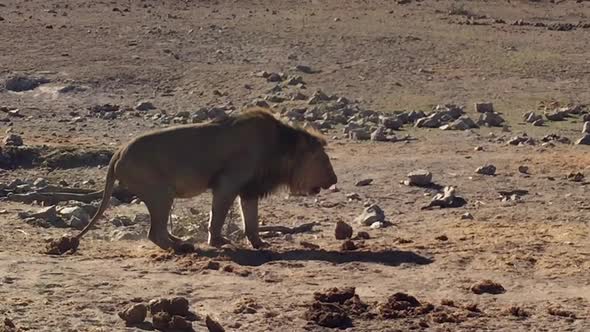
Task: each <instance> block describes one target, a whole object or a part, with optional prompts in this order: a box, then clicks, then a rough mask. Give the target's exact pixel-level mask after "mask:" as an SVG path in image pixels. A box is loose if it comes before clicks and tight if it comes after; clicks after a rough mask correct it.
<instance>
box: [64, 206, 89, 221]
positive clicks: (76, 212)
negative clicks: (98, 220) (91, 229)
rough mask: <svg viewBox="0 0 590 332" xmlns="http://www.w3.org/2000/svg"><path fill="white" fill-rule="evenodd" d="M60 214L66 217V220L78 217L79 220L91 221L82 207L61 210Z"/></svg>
mask: <svg viewBox="0 0 590 332" xmlns="http://www.w3.org/2000/svg"><path fill="white" fill-rule="evenodd" d="M59 214H60V215H62V216H64V217H65V218H69V217H72V216H73V217H77V218H79V219H85V220H88V219H90V216H89V215H88V213H87V212H86V210H84V209H83V208H82V207H79V206H73V207H64V208H61V209H60V210H59Z"/></svg>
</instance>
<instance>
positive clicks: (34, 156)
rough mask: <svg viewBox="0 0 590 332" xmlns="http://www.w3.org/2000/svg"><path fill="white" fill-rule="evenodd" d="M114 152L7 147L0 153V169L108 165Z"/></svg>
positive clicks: (45, 147) (72, 148)
mask: <svg viewBox="0 0 590 332" xmlns="http://www.w3.org/2000/svg"><path fill="white" fill-rule="evenodd" d="M112 156H113V152H112V151H109V150H104V149H98V150H86V149H80V148H75V147H60V148H50V147H47V146H42V147H40V146H5V147H4V148H3V149H2V150H1V151H0V169H15V168H19V167H22V168H31V167H39V166H45V167H50V168H62V169H69V168H76V167H93V166H100V165H108V163H109V162H110V160H111V157H112Z"/></svg>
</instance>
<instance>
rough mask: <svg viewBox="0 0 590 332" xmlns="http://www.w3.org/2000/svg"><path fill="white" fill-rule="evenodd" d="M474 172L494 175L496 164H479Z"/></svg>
mask: <svg viewBox="0 0 590 332" xmlns="http://www.w3.org/2000/svg"><path fill="white" fill-rule="evenodd" d="M475 173H477V174H482V175H495V174H496V166H494V165H485V166H481V167H478V168H477V169H476V170H475Z"/></svg>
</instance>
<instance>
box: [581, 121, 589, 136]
mask: <svg viewBox="0 0 590 332" xmlns="http://www.w3.org/2000/svg"><path fill="white" fill-rule="evenodd" d="M582 134H590V121H586V122H584V126H583V127H582Z"/></svg>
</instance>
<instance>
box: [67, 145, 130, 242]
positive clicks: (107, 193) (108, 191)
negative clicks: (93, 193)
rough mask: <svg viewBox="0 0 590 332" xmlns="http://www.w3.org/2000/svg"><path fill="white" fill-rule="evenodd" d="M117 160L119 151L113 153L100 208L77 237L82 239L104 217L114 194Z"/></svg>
mask: <svg viewBox="0 0 590 332" xmlns="http://www.w3.org/2000/svg"><path fill="white" fill-rule="evenodd" d="M117 161H119V153H118V152H117V153H115V154H114V155H113V157H112V158H111V161H110V163H109V169H108V171H107V178H106V181H105V182H106V183H105V186H104V190H103V194H102V201H101V202H100V206H99V207H98V210H97V211H96V213H95V214H94V217H92V220H90V222H89V223H88V225H86V227H84V229H83V230H82V231H81V232H80V234H78V235H76V239H78V240H80V238H81V237H82V236H83V235H84V234H86V232H88V230H90V227H92V225H94V224H95V223H96V221H97V220H98V219H100V217H102V214H103V213H104V211H105V210H106V209H107V207H108V206H109V201H110V199H111V195H112V194H113V191H114V188H115V180H116V177H115V164H116V163H117Z"/></svg>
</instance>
